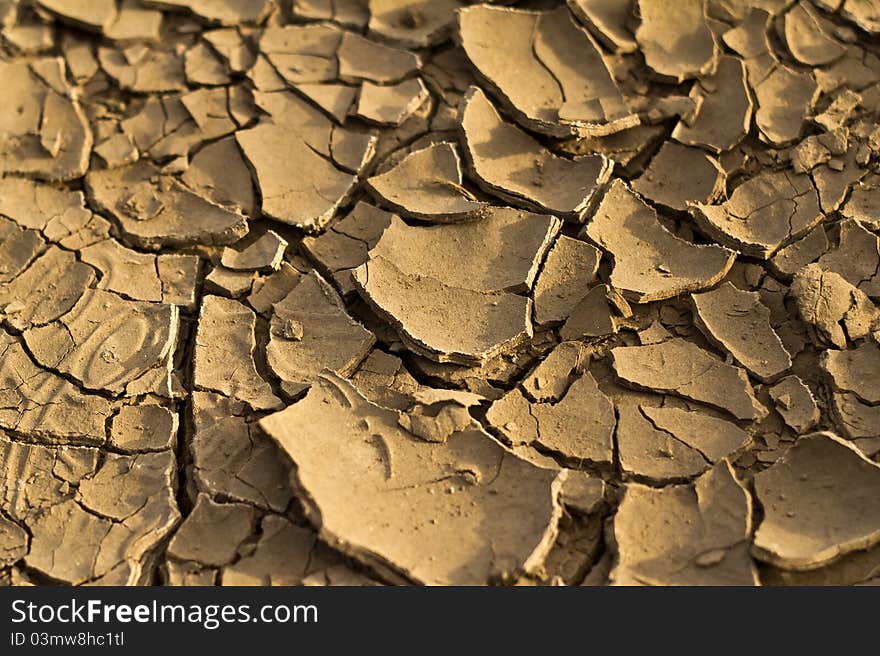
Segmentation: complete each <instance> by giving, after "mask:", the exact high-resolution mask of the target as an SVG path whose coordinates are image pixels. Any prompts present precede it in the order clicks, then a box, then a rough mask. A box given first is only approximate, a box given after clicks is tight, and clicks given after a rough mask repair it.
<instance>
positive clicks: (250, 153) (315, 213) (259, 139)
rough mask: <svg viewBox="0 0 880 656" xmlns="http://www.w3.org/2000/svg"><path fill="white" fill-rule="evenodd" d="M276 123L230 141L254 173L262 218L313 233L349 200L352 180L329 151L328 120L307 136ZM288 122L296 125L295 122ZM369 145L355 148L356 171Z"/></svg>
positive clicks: (363, 142) (330, 131) (367, 141)
mask: <svg viewBox="0 0 880 656" xmlns="http://www.w3.org/2000/svg"><path fill="white" fill-rule="evenodd" d="M273 95H277V94H273ZM284 104H287V103H286V102H285V103H284ZM279 111H281V109H279ZM315 111H317V110H315ZM278 120H279V122H271V123H261V124H259V125H258V126H257V127H254V128H251V129H249V130H242V131H239V132H238V133H236V135H235V138H236V140H237V141H238V145H239V146H240V147H241V150H242V152H243V153H244V156H245V159H246V160H247V161H248V163H249V165H250V167H251V169H252V170H253V172H254V179H255V181H256V185H257V188H258V189H259V192H260V196H261V198H262V211H263V213H264V214H266V215H268V216H270V217H272V218H275V219H278V220H279V221H283V222H284V223H289V224H291V225H295V226H297V227H300V228H303V229H305V230H307V231H310V232H317V231H319V230H320V229H322V228H323V227H324V226H325V225H326V224H327V223H328V222H329V221H330V219H331V218H333V215H334V214H335V213H336V211H337V210H338V209H339V207H340V206H342V205H343V204H344V203H345V202H346V201H347V200H348V197H349V195H350V194H351V193H352V191H353V190H354V187H355V184H356V182H357V177H356V176H355V175H352V174H351V173H349V172H347V171H344V170H341V169H340V168H339V167H338V166H337V164H336V163H335V162H334V159H333V158H332V157H331V153H330V152H329V151H328V148H329V143H330V139H331V137H332V134H333V128H332V126H331V124H330V123H329V119H323V118H322V119H318V120H323V121H326V122H325V123H324V124H323V125H318V126H316V127H315V130H314V133H312V134H310V132H311V130H309V131H308V132H306V131H302V132H300V131H298V130H297V129H296V128H292V127H291V126H290V125H289V124H285V123H284V122H280V121H281V119H280V118H279V119H278ZM290 120H291V121H295V120H296V117H291V118H290ZM322 133H323V138H324V141H323V145H322V146H320V148H323V150H316V148H318V147H319V146H314V145H313V144H312V143H311V142H312V140H317V138H318V137H319V136H320V135H321V134H322ZM340 134H341V135H342V136H343V137H344V136H345V134H343V133H340ZM373 139H374V138H373ZM372 145H373V140H371V139H370V138H367V139H365V140H361V141H360V143H359V144H357V145H354V150H353V157H352V160H353V161H351V160H350V163H354V164H355V165H356V166H355V168H356V169H357V168H359V166H361V165H362V164H361V162H364V161H365V160H366V159H369V157H368V155H369V153H370V151H371V150H372ZM325 151H327V152H325Z"/></svg>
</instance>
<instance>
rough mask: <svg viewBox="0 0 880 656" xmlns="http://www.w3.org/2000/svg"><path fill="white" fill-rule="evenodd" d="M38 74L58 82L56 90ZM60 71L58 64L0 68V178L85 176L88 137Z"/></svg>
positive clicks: (58, 61)
mask: <svg viewBox="0 0 880 656" xmlns="http://www.w3.org/2000/svg"><path fill="white" fill-rule="evenodd" d="M43 68H45V69H48V70H51V72H52V78H58V79H59V80H60V84H61V87H60V88H57V89H56V88H53V86H52V85H50V84H48V83H47V82H46V79H45V78H44V77H43V76H41V75H40V74H39V73H38V71H40V70H42V69H43ZM64 68H65V65H64V60H63V59H61V58H57V59H37V60H34V61H33V62H32V63H31V65H28V64H27V63H26V62H24V61H14V62H2V63H0V79H2V80H3V86H4V89H5V90H6V92H7V94H8V101H7V102H4V103H3V106H2V108H0V131H2V133H3V136H4V138H3V143H2V144H0V173H4V174H7V173H16V174H21V175H26V176H28V177H33V178H40V179H44V180H70V179H73V178H78V177H80V176H82V175H83V174H84V173H85V172H86V169H87V168H88V162H89V153H90V152H91V150H92V143H93V140H92V132H91V130H90V129H89V125H88V122H87V120H86V117H85V115H84V114H83V111H82V109H81V108H80V105H79V102H78V101H77V100H76V94H74V93H73V90H72V88H71V87H69V86H68V85H67V82H66V78H65V73H64Z"/></svg>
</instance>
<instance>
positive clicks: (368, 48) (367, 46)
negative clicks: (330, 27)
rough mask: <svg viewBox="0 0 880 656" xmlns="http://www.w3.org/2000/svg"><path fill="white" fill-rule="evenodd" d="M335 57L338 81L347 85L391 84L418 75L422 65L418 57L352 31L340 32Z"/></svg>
mask: <svg viewBox="0 0 880 656" xmlns="http://www.w3.org/2000/svg"><path fill="white" fill-rule="evenodd" d="M336 54H337V57H338V58H339V79H340V80H342V81H343V82H349V83H354V82H361V81H369V82H374V83H376V84H383V85H385V84H393V83H395V82H400V81H401V80H403V79H404V78H407V77H409V76H411V75H413V74H414V73H416V72H418V70H419V67H420V66H421V60H420V59H419V57H418V55H416V54H414V53H412V52H408V51H406V50H400V49H398V48H392V47H389V46H386V45H383V44H381V43H377V42H375V41H371V40H370V39H367V38H364V37H362V36H361V35H359V34H355V33H354V32H343V33H342V40H341V42H340V44H339V49H338V51H337V53H336Z"/></svg>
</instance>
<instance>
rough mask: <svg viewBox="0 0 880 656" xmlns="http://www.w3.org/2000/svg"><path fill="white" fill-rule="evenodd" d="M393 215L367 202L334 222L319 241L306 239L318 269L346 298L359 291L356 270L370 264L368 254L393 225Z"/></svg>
mask: <svg viewBox="0 0 880 656" xmlns="http://www.w3.org/2000/svg"><path fill="white" fill-rule="evenodd" d="M392 216H393V215H392V214H391V213H390V212H386V211H384V210H380V209H379V208H377V207H374V206H372V205H370V204H368V203H365V202H364V201H359V202H358V204H357V205H355V206H354V208H353V209H352V210H351V212H349V213H348V214H347V215H346V216H344V217H342V218H340V219H339V220H337V221H335V222H333V223H332V224H330V226H329V227H328V229H327V231H326V232H325V233H324V234H322V235H319V236H317V237H305V238H303V240H302V248H303V250H304V251H305V252H306V254H307V255H308V256H309V258H311V259H312V260H313V261H314V262H315V265H316V266H317V267H318V269H319V270H320V271H321V273H323V274H324V275H325V276H326V277H327V278H328V279H332V280H333V282H334V283H335V285H336V287H337V288H338V289H339V292H340V293H341V294H342V295H343V296H349V295H351V294H352V293H353V292H354V291H355V287H354V280H353V279H352V270H354V269H356V268H357V267H359V266H360V265H361V264H363V263H364V262H366V261H367V257H368V256H367V252H368V251H369V250H370V249H371V248H372V247H373V246H375V245H376V242H378V241H379V238H380V237H381V236H382V233H383V232H384V230H385V228H387V227H388V226H389V225H390V224H391V217H392Z"/></svg>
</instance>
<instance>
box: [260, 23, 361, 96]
mask: <svg viewBox="0 0 880 656" xmlns="http://www.w3.org/2000/svg"><path fill="white" fill-rule="evenodd" d="M342 35H343V32H342V31H341V30H340V29H339V28H337V27H334V26H332V25H320V24H311V25H285V26H283V27H282V26H276V25H271V26H269V27H267V28H266V29H265V30H264V31H263V35H262V37H261V38H260V51H261V52H262V53H263V54H264V55H265V56H266V58H267V59H268V61H269V62H271V64H272V67H273V69H274V70H275V71H277V73H276V74H277V75H280V76H281V77H282V78H283V79H284V80H286V81H287V82H288V83H290V84H299V83H302V82H329V81H332V80H335V79H336V78H337V77H338V75H339V62H338V60H337V58H336V51H337V49H338V48H339V44H340V42H341V41H342Z"/></svg>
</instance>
